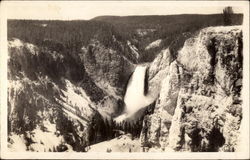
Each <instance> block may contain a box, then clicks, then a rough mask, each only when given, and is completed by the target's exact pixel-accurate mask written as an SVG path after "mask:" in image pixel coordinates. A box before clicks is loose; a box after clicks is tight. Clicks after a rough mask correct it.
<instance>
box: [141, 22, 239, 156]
mask: <svg viewBox="0 0 250 160" xmlns="http://www.w3.org/2000/svg"><path fill="white" fill-rule="evenodd" d="M242 47H243V43H242V30H241V28H240V27H238V26H232V27H209V28H205V29H202V30H201V31H200V32H199V33H198V34H197V35H195V36H193V37H192V38H189V39H188V40H186V42H185V43H184V46H183V48H182V49H180V50H179V51H178V55H177V56H176V58H175V59H173V60H171V58H170V57H171V54H170V52H169V50H168V49H166V50H163V51H162V52H161V53H160V54H159V55H158V57H156V59H155V60H154V61H153V62H152V64H151V65H150V66H149V93H150V92H151V93H153V94H154V95H157V99H156V103H155V109H154V113H153V114H151V115H147V116H146V117H145V118H144V122H143V129H142V132H141V136H140V138H141V144H142V146H143V147H149V148H153V147H156V148H159V150H162V151H163V150H169V149H170V150H175V151H235V150H236V148H237V143H238V136H239V128H240V122H241V119H242V107H241V104H242V99H241V88H242V60H243V55H242Z"/></svg>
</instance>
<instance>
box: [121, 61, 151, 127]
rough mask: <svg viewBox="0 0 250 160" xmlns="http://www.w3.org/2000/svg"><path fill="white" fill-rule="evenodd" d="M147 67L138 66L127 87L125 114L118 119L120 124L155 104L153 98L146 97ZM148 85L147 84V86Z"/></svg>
mask: <svg viewBox="0 0 250 160" xmlns="http://www.w3.org/2000/svg"><path fill="white" fill-rule="evenodd" d="M146 70H147V67H146V66H137V67H136V69H135V71H134V73H133V75H132V77H131V78H130V80H129V83H128V85H127V90H126V94H125V97H124V102H125V109H124V113H123V114H122V115H120V116H119V117H117V118H116V121H117V122H120V121H122V120H124V119H126V118H129V117H130V116H132V115H134V114H135V113H136V112H137V111H139V110H140V109H141V108H144V107H146V106H148V105H149V104H151V103H152V102H153V98H151V97H149V96H147V95H144V89H145V87H147V86H145V81H144V80H145V75H146ZM146 85H147V84H146Z"/></svg>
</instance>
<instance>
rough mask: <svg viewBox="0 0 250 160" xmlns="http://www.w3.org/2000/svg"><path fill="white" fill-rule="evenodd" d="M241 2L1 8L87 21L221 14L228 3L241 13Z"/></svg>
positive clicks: (20, 14)
mask: <svg viewBox="0 0 250 160" xmlns="http://www.w3.org/2000/svg"><path fill="white" fill-rule="evenodd" d="M245 3H246V2H245ZM242 4H243V2H235V1H229V2H225V1H224V2H204V1H199V2H195V1H189V2H188V1H184V2H178V1H150V2H147V1H105V2H101V1H93V2H90V1H73V2H72V1H71V2H70V1H60V2H59V1H53V2H49V1H46V2H42V1H38V2H31V1H27V2H21V1H17V2H13V1H12V2H7V1H5V2H3V3H1V7H3V8H4V9H5V15H7V18H10V19H61V20H73V19H84V20H88V19H91V18H94V17H96V16H101V15H117V16H127V15H170V14H214V13H221V12H222V10H223V8H224V7H225V6H228V5H230V6H233V10H234V12H236V13H241V12H243V11H242V8H241V6H242Z"/></svg>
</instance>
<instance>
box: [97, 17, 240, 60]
mask: <svg viewBox="0 0 250 160" xmlns="http://www.w3.org/2000/svg"><path fill="white" fill-rule="evenodd" d="M92 21H101V22H107V23H110V24H113V25H114V26H115V27H116V28H118V31H119V33H120V34H121V35H123V37H126V39H129V40H130V41H131V42H132V44H133V45H135V46H136V47H137V48H138V50H139V52H140V55H141V56H140V60H139V61H141V62H150V61H152V60H153V59H154V58H155V55H156V54H158V53H159V51H160V50H162V49H163V48H166V47H168V46H171V50H172V51H173V52H174V53H172V54H173V55H175V54H176V53H175V52H176V50H178V49H179V48H180V47H182V46H183V43H184V41H185V40H186V39H187V38H189V37H190V36H191V35H192V34H194V33H195V32H197V31H198V30H200V29H202V28H205V27H208V26H222V25H224V21H223V15H222V14H212V15H198V14H183V15H165V16H157V15H152V16H123V17H120V16H99V17H95V18H93V19H92ZM242 21H243V15H242V14H234V15H233V16H232V22H233V24H232V25H241V24H242ZM158 39H161V40H162V43H161V44H160V45H159V47H157V48H154V49H150V50H145V48H146V47H147V46H148V45H149V44H150V43H152V42H154V41H155V40H158Z"/></svg>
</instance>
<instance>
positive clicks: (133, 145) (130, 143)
mask: <svg viewBox="0 0 250 160" xmlns="http://www.w3.org/2000/svg"><path fill="white" fill-rule="evenodd" d="M140 151H141V144H140V141H139V139H132V138H131V135H130V134H126V135H121V136H119V137H116V138H114V139H111V140H108V141H105V142H101V143H97V144H94V145H91V146H90V147H89V150H88V152H140Z"/></svg>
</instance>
